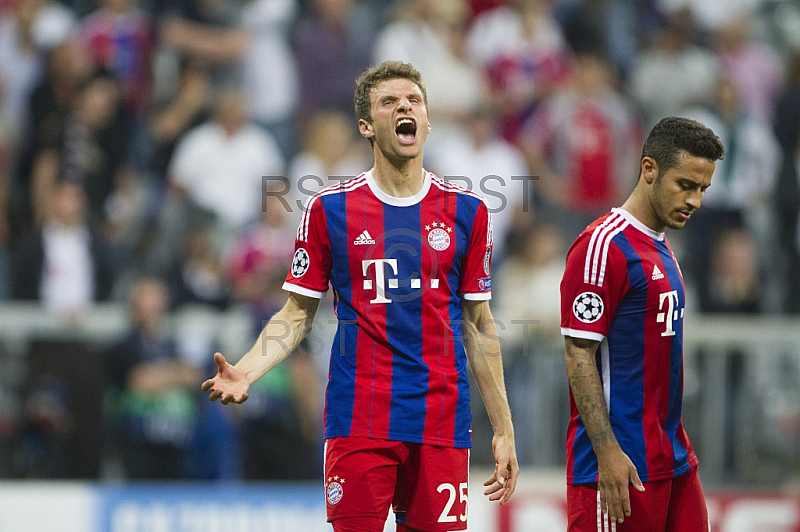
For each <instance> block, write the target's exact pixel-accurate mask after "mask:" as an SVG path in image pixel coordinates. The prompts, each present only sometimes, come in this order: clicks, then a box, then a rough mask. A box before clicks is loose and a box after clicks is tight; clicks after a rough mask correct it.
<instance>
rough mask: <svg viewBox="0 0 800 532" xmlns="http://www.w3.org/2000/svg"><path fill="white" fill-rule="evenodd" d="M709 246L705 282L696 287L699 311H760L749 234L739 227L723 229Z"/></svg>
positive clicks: (755, 261) (754, 256) (757, 274)
mask: <svg viewBox="0 0 800 532" xmlns="http://www.w3.org/2000/svg"><path fill="white" fill-rule="evenodd" d="M709 248H710V251H711V252H710V256H711V260H710V261H709V272H708V282H706V283H703V284H702V285H700V290H698V296H699V302H700V305H699V310H700V312H719V313H738V314H758V313H759V312H761V311H762V310H763V305H762V303H761V301H760V297H761V291H762V290H761V279H760V277H761V275H760V272H759V265H758V253H757V248H756V244H755V241H754V239H753V237H752V236H751V235H750V234H749V233H748V232H747V231H745V230H743V229H726V230H724V231H721V232H720V233H719V235H718V236H717V238H716V239H715V241H714V242H713V243H712V245H711V246H710V247H709Z"/></svg>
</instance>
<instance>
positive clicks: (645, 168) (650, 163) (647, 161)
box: [639, 157, 658, 185]
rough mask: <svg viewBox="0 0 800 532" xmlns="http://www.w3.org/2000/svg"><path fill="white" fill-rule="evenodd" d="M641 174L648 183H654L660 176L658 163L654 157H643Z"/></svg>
mask: <svg viewBox="0 0 800 532" xmlns="http://www.w3.org/2000/svg"><path fill="white" fill-rule="evenodd" d="M639 175H640V177H641V178H642V179H644V180H645V182H646V183H647V184H648V185H652V184H653V181H655V179H656V177H658V163H656V161H655V159H653V158H652V157H642V162H641V165H640V168H639Z"/></svg>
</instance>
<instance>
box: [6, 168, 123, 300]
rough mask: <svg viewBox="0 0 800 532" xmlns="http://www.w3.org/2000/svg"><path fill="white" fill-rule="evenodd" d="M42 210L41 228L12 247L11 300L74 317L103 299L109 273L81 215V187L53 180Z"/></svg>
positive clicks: (101, 245) (99, 243)
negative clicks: (36, 303) (38, 304)
mask: <svg viewBox="0 0 800 532" xmlns="http://www.w3.org/2000/svg"><path fill="white" fill-rule="evenodd" d="M48 206H49V209H48V211H47V216H46V218H45V219H44V222H43V224H42V227H41V229H39V230H36V231H34V232H32V233H30V234H29V235H28V236H27V237H24V238H23V239H22V240H21V242H20V244H19V246H18V248H17V249H16V265H15V267H14V276H13V279H14V280H13V283H12V297H13V298H15V299H28V300H37V301H41V302H42V304H43V305H44V306H45V308H47V309H49V310H53V311H56V312H62V313H66V314H75V313H78V312H80V311H81V310H83V309H85V308H86V307H87V306H89V305H91V304H92V303H93V302H94V301H104V300H105V299H107V298H108V296H109V293H110V290H111V284H112V273H111V271H109V268H108V264H107V256H106V252H105V248H104V243H103V240H102V239H101V238H100V236H99V235H98V232H97V230H96V228H95V226H93V225H92V224H91V223H90V222H89V219H88V217H87V208H86V193H85V192H84V190H83V187H82V186H81V184H80V183H76V182H74V181H63V180H62V181H59V182H58V183H56V184H55V185H53V188H52V189H51V194H50V198H49V201H48Z"/></svg>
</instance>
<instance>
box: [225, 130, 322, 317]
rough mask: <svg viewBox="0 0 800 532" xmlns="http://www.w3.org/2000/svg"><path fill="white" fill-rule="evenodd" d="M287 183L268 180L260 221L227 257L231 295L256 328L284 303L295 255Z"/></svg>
mask: <svg viewBox="0 0 800 532" xmlns="http://www.w3.org/2000/svg"><path fill="white" fill-rule="evenodd" d="M332 140H333V139H332ZM288 186H289V185H288V183H287V182H286V181H284V180H279V181H270V182H268V183H267V185H266V188H265V191H264V209H263V210H262V211H261V215H260V217H259V219H258V221H257V222H256V223H254V224H253V225H252V226H250V227H248V228H247V229H246V230H245V231H244V232H243V234H242V235H241V236H240V237H239V239H238V240H237V241H236V242H235V243H234V245H233V246H232V248H231V253H230V254H229V258H228V266H227V269H228V277H229V278H230V280H231V296H232V299H233V300H234V301H237V302H243V303H245V304H246V305H247V306H248V308H249V310H250V317H251V321H252V322H253V330H254V331H256V332H257V331H259V330H261V329H262V328H263V324H264V323H265V322H266V320H268V319H269V318H270V317H272V315H273V314H274V313H275V312H277V311H278V309H279V308H280V307H281V306H282V305H283V292H282V289H281V286H283V280H284V277H285V276H286V264H287V262H289V261H290V260H291V258H292V255H294V245H293V244H292V241H293V240H294V237H295V233H296V232H297V224H296V223H295V220H296V218H297V217H295V216H292V212H291V211H290V210H289V209H287V208H286V205H284V203H283V201H286V200H285V199H284V196H281V195H279V194H280V193H281V192H283V191H284V190H286V187H288Z"/></svg>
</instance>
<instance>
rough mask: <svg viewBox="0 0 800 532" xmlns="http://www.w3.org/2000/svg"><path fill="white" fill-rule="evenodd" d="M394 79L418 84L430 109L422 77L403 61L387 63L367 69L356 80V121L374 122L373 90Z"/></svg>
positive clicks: (354, 102)
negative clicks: (372, 108)
mask: <svg viewBox="0 0 800 532" xmlns="http://www.w3.org/2000/svg"><path fill="white" fill-rule="evenodd" d="M392 79H408V80H410V81H412V82H414V83H416V84H417V86H418V87H419V90H420V91H422V100H423V102H424V103H425V108H426V109H427V108H428V92H427V91H426V90H425V85H424V84H423V83H422V75H421V74H420V73H419V71H418V70H417V69H416V68H414V66H413V65H411V64H409V63H403V62H402V61H385V62H383V63H381V64H380V65H378V66H373V67H370V68H369V69H367V70H366V71H365V72H364V73H363V74H361V75H360V76H359V77H358V79H357V80H356V92H355V94H354V95H353V104H354V105H355V109H356V120H361V119H362V118H363V119H364V120H366V121H367V122H371V121H372V112H371V103H372V102H371V99H370V96H371V94H372V89H374V88H375V87H377V86H378V84H379V83H381V82H383V81H388V80H392Z"/></svg>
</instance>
